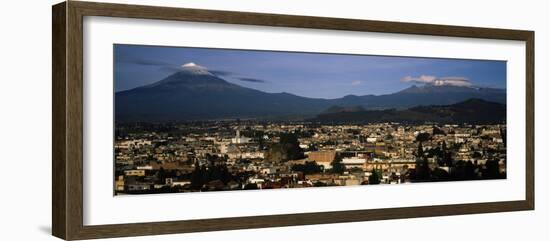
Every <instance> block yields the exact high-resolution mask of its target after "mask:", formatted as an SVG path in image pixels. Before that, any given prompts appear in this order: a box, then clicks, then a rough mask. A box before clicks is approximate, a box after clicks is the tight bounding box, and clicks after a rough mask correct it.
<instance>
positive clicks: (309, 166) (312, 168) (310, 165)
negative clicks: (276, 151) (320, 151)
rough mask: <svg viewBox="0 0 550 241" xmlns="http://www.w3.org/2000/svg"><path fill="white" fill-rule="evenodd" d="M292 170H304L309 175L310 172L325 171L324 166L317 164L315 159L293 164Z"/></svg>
mask: <svg viewBox="0 0 550 241" xmlns="http://www.w3.org/2000/svg"><path fill="white" fill-rule="evenodd" d="M292 170H293V171H298V172H302V173H304V174H305V175H308V174H315V173H320V172H322V171H323V168H322V166H320V165H317V162H315V161H312V162H309V161H308V162H306V163H305V164H295V165H292Z"/></svg>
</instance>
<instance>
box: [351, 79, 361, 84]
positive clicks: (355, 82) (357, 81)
mask: <svg viewBox="0 0 550 241" xmlns="http://www.w3.org/2000/svg"><path fill="white" fill-rule="evenodd" d="M360 84H361V80H354V81H352V82H351V85H360Z"/></svg>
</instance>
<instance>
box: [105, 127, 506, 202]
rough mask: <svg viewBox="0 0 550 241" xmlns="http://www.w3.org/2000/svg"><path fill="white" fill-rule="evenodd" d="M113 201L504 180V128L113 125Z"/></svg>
mask: <svg viewBox="0 0 550 241" xmlns="http://www.w3.org/2000/svg"><path fill="white" fill-rule="evenodd" d="M114 149H115V180H114V190H115V194H116V195H121V194H146V193H177V192H204V191H222V190H250V189H277V188H305V187H323V186H350V185H375V184H402V183H415V182H436V181H459V180H483V179H502V178H506V126H505V125H499V124H492V125H468V124H462V125H450V124H447V125H443V124H441V125H439V124H403V123H378V124H321V123H312V122H302V121H296V122H276V121H246V120H226V121H201V122H181V123H156V124H153V123H132V124H117V125H116V131H115V147H114Z"/></svg>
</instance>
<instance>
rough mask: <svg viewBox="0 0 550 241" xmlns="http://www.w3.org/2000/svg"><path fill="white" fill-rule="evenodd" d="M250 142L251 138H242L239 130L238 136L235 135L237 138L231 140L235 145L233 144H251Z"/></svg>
mask: <svg viewBox="0 0 550 241" xmlns="http://www.w3.org/2000/svg"><path fill="white" fill-rule="evenodd" d="M250 140H251V138H248V137H245V136H241V132H240V131H239V130H237V134H236V135H235V137H234V138H231V143H233V144H246V143H249V142H250Z"/></svg>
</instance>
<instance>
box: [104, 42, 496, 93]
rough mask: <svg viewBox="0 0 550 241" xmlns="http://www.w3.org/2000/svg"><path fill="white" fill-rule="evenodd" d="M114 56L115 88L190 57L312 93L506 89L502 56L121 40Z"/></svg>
mask: <svg viewBox="0 0 550 241" xmlns="http://www.w3.org/2000/svg"><path fill="white" fill-rule="evenodd" d="M114 57H115V64H114V69H115V73H114V75H115V91H122V90H127V89H132V88H135V87H139V86H142V85H146V84H150V83H153V82H156V81H159V80H161V79H163V78H164V77H167V76H169V75H170V74H172V73H174V72H176V71H178V68H179V67H180V66H181V65H183V64H186V63H190V62H192V63H195V64H197V65H200V66H203V67H205V68H207V69H208V70H209V71H210V72H212V73H214V74H216V75H218V76H219V77H221V78H223V79H225V80H227V81H229V82H232V83H235V84H238V85H241V86H245V87H249V88H253V89H257V90H261V91H265V92H269V93H279V92H287V93H292V94H296V95H299V96H305V97H315V98H339V97H342V96H345V95H350V94H353V95H367V94H375V95H380V94H389V93H393V92H396V91H399V90H402V89H405V88H407V87H409V86H411V85H413V84H416V85H422V84H436V85H438V84H441V85H461V86H481V87H492V88H503V89H504V88H506V62H505V61H491V60H461V59H437V58H420V57H390V56H371V55H343V54H326V53H299V52H275V51H250V50H231V49H208V48H186V47H162V46H144V45H120V44H117V45H115V46H114Z"/></svg>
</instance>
